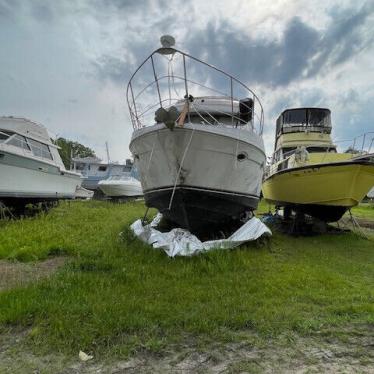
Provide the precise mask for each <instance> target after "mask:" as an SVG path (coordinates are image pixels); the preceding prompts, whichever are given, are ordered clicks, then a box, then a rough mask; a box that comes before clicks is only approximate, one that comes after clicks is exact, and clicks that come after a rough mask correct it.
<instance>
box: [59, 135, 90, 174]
mask: <svg viewBox="0 0 374 374" xmlns="http://www.w3.org/2000/svg"><path fill="white" fill-rule="evenodd" d="M54 143H55V144H56V145H57V146H59V147H60V149H59V152H60V156H61V158H62V162H63V163H64V165H65V167H66V168H67V169H69V168H70V163H71V157H78V156H79V157H96V155H95V152H94V151H93V150H92V149H91V148H88V147H86V146H84V145H83V144H80V143H78V142H74V141H72V140H68V139H65V138H58V139H57V140H56V141H55V142H54Z"/></svg>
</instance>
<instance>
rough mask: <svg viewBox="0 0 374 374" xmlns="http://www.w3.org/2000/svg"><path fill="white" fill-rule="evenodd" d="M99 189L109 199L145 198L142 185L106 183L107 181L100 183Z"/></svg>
mask: <svg viewBox="0 0 374 374" xmlns="http://www.w3.org/2000/svg"><path fill="white" fill-rule="evenodd" d="M99 188H100V190H101V191H103V193H104V194H105V195H106V196H109V197H130V196H143V190H142V186H141V184H140V183H138V184H133V183H131V184H126V183H105V181H102V182H100V183H99Z"/></svg>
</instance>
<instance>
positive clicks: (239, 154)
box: [237, 152, 248, 161]
mask: <svg viewBox="0 0 374 374" xmlns="http://www.w3.org/2000/svg"><path fill="white" fill-rule="evenodd" d="M246 158H248V155H247V154H246V153H245V152H240V153H238V155H237V159H238V161H244V160H245V159H246Z"/></svg>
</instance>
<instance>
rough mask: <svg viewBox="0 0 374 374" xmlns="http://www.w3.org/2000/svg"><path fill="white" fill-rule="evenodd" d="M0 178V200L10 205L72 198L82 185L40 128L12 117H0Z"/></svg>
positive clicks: (44, 129)
mask: <svg viewBox="0 0 374 374" xmlns="http://www.w3.org/2000/svg"><path fill="white" fill-rule="evenodd" d="M0 176H1V177H0V200H1V201H2V202H3V203H5V205H10V206H22V205H25V204H27V203H34V202H41V201H48V200H49V201H51V200H58V199H73V198H74V197H75V192H76V189H77V188H78V187H79V186H80V185H81V182H82V178H81V175H80V174H79V173H74V172H71V171H68V170H66V168H65V166H64V164H63V162H62V160H61V156H60V154H59V152H58V147H57V146H56V145H55V144H53V143H52V141H51V139H50V137H49V135H48V131H47V129H46V128H45V127H44V126H43V125H41V124H38V123H35V122H32V121H30V120H28V119H25V118H16V117H0Z"/></svg>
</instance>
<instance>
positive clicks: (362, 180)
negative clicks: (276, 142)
mask: <svg viewBox="0 0 374 374" xmlns="http://www.w3.org/2000/svg"><path fill="white" fill-rule="evenodd" d="M373 183H374V164H373V163H371V162H367V161H365V160H361V161H360V160H358V161H357V160H356V161H355V160H352V161H349V162H337V163H334V164H333V163H330V164H315V165H308V166H303V167H298V168H292V169H286V170H282V171H280V172H278V173H275V174H273V175H271V176H270V177H268V178H267V179H265V181H264V183H263V185H262V192H263V196H264V198H265V199H266V200H267V201H268V202H270V203H273V204H275V205H278V206H291V207H294V208H296V209H298V210H300V211H303V212H304V213H307V214H310V215H312V216H314V217H317V218H319V219H322V220H324V221H326V222H333V221H337V220H339V219H340V218H341V216H342V215H343V214H344V213H345V211H346V210H347V209H349V208H351V207H353V206H355V205H357V204H358V203H359V202H360V201H361V200H362V199H363V198H364V197H365V195H366V194H367V192H368V191H369V189H370V187H371V186H372V185H373Z"/></svg>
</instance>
